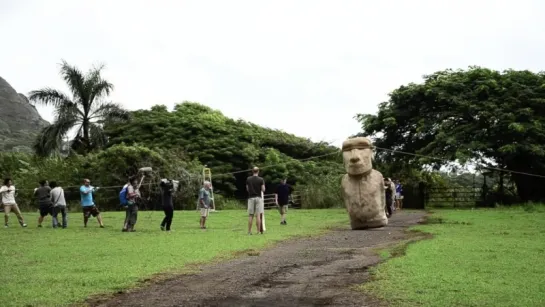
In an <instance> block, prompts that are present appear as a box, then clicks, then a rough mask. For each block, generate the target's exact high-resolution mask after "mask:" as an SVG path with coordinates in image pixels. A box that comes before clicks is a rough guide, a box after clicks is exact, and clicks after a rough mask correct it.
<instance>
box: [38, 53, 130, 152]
mask: <svg viewBox="0 0 545 307" xmlns="http://www.w3.org/2000/svg"><path fill="white" fill-rule="evenodd" d="M103 68H104V66H99V67H95V68H93V69H91V70H89V72H88V73H87V74H83V73H82V72H81V71H80V70H79V69H78V68H76V67H74V66H71V65H69V64H68V63H66V61H62V64H61V69H60V73H61V76H62V78H63V80H64V81H65V82H66V84H67V85H68V88H69V89H70V92H71V94H72V98H70V97H69V96H68V95H66V94H64V93H62V92H61V91H59V90H56V89H52V88H43V89H40V90H35V91H32V92H30V96H29V100H30V101H33V102H35V103H40V104H43V105H52V106H53V107H54V108H55V120H54V122H53V123H52V124H51V125H49V126H47V127H45V128H44V129H43V130H42V131H41V132H40V134H39V136H38V138H37V139H36V142H35V144H34V149H35V151H36V154H38V155H41V156H47V155H50V154H51V153H53V152H56V151H58V150H60V149H61V146H62V144H63V139H64V137H65V136H66V135H67V134H68V133H69V132H70V131H71V130H72V129H73V128H76V129H77V131H76V136H75V138H74V139H73V140H72V141H71V147H72V149H74V150H76V151H77V152H79V153H88V152H89V151H91V150H93V149H97V148H102V147H104V146H105V145H106V143H107V139H106V137H105V135H104V132H103V124H104V123H106V122H112V121H118V120H126V119H127V118H128V113H127V111H125V110H123V108H121V106H120V105H118V104H116V103H112V102H106V101H105V100H104V99H105V98H106V97H107V96H108V95H109V94H110V93H111V91H112V90H113V88H114V86H113V84H111V83H110V82H108V81H107V80H104V79H103V78H102V75H101V71H102V69H103Z"/></svg>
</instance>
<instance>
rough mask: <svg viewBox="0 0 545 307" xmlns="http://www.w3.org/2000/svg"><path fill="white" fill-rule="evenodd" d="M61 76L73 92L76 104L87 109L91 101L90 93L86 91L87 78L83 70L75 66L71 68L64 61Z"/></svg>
mask: <svg viewBox="0 0 545 307" xmlns="http://www.w3.org/2000/svg"><path fill="white" fill-rule="evenodd" d="M61 76H62V78H63V80H64V81H65V82H66V84H67V85H68V88H69V89H70V91H71V92H72V95H73V96H74V100H75V101H74V102H75V103H81V104H82V105H84V108H85V104H87V102H88V101H89V96H90V92H88V91H86V89H85V86H84V83H85V77H84V75H83V73H82V72H81V70H79V69H78V68H77V67H75V66H70V65H69V64H68V63H67V62H66V61H65V60H62V64H61Z"/></svg>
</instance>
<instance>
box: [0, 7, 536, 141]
mask: <svg viewBox="0 0 545 307" xmlns="http://www.w3.org/2000/svg"><path fill="white" fill-rule="evenodd" d="M543 16H545V2H543V1H539V0H535V1H532V0H516V1H501V0H473V1H468V0H455V1H450V0H442V1H437V0H431V1H419V0H410V1H409V0H398V1H393V0H390V1H388V0H381V1H364V0H355V1H348V0H335V1H334V0H328V1H320V0H308V1H306V0H276V1H261V0H259V1H256V0H253V1H250V0H248V1H238V0H230V1H223V0H217V1H209V0H194V1H186V0H172V1H166V0H153V1H137V0H131V1H128V0H126V1H122V0H108V1H105V0H47V1H43V0H0V37H1V42H2V47H1V49H0V76H2V77H3V78H4V79H6V80H7V81H8V82H9V83H10V84H11V85H12V86H13V87H14V88H15V89H16V90H17V91H18V92H22V93H25V94H26V93H28V92H29V91H31V90H34V89H38V88H41V87H44V86H51V87H56V88H59V89H62V90H65V89H66V88H65V87H64V84H63V82H62V80H61V79H60V77H59V74H58V68H59V66H58V63H60V60H61V59H65V60H67V61H68V62H69V63H71V64H74V65H76V66H78V67H80V68H81V69H83V70H85V71H86V70H87V69H89V68H90V67H91V66H92V65H93V64H95V63H105V64H106V65H107V67H106V70H105V71H104V74H105V77H106V78H108V79H109V80H110V81H111V82H112V83H114V85H115V91H114V93H113V95H112V96H111V99H112V100H113V101H115V102H119V103H121V104H123V105H124V106H125V107H126V108H128V109H131V110H134V109H141V108H150V107H151V106H152V105H155V104H165V105H167V106H169V107H172V106H173V105H174V104H175V103H177V102H181V101H184V100H190V101H196V102H200V103H203V104H205V105H208V106H210V107H212V108H214V109H219V110H221V111H222V112H223V113H224V114H225V115H227V116H230V117H233V118H242V119H244V120H247V121H252V122H254V123H257V124H261V125H263V126H266V127H271V128H277V129H281V130H284V131H287V132H290V133H294V134H296V135H299V136H304V137H309V138H311V139H313V140H316V141H320V140H324V141H333V142H334V143H335V144H336V145H339V144H340V143H341V142H342V141H343V139H344V138H346V137H348V136H349V135H351V134H354V133H357V132H359V130H360V125H359V124H358V123H357V122H356V121H355V120H354V119H353V117H354V116H355V115H356V113H375V112H376V110H377V104H378V103H380V102H381V101H384V100H385V99H387V94H388V93H389V92H390V91H392V90H393V89H395V88H396V87H398V86H400V85H402V84H406V83H408V82H419V81H420V80H421V76H422V75H423V74H428V73H432V72H434V71H437V70H442V69H445V68H467V66H469V65H480V66H486V67H489V68H493V69H499V70H502V69H506V68H515V69H530V70H533V71H539V70H542V69H543V67H544V66H545V35H543V33H544V30H545V19H544V18H543ZM39 111H40V113H41V115H42V116H43V117H44V118H45V119H46V120H49V121H51V120H52V119H53V116H52V112H51V110H50V109H47V108H39Z"/></svg>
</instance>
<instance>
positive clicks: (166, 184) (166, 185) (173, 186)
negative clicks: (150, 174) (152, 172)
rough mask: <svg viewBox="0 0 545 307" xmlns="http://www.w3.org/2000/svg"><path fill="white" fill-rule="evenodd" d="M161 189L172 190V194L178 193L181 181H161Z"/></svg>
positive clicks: (164, 179)
mask: <svg viewBox="0 0 545 307" xmlns="http://www.w3.org/2000/svg"><path fill="white" fill-rule="evenodd" d="M159 185H160V186H161V188H163V189H166V190H170V191H171V192H177V191H179V189H180V181H178V180H173V179H166V178H163V179H161V183H160V184H159Z"/></svg>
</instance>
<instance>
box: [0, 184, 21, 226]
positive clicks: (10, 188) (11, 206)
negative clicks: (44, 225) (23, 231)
mask: <svg viewBox="0 0 545 307" xmlns="http://www.w3.org/2000/svg"><path fill="white" fill-rule="evenodd" d="M0 195H2V204H3V205H4V227H5V228H8V226H9V225H8V224H9V223H8V222H9V214H10V212H12V211H13V213H14V214H15V216H16V217H17V220H18V221H19V225H21V227H27V224H25V220H24V218H23V215H22V214H21V210H19V206H18V205H17V202H16V201H15V186H14V185H13V182H12V181H11V178H6V179H4V185H3V186H2V187H0Z"/></svg>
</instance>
